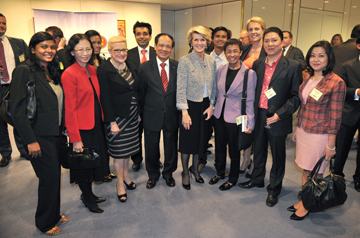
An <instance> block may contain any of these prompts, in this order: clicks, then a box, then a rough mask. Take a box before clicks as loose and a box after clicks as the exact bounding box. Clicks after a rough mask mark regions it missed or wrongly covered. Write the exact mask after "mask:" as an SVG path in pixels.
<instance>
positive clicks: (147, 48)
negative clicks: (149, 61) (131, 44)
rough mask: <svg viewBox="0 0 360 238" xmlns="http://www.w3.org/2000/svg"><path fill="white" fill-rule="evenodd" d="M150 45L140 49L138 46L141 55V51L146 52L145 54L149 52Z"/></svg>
mask: <svg viewBox="0 0 360 238" xmlns="http://www.w3.org/2000/svg"><path fill="white" fill-rule="evenodd" d="M149 48H150V45H148V46H147V47H146V48H142V47H140V46H138V51H139V52H140V53H141V51H142V50H147V53H148V52H149Z"/></svg>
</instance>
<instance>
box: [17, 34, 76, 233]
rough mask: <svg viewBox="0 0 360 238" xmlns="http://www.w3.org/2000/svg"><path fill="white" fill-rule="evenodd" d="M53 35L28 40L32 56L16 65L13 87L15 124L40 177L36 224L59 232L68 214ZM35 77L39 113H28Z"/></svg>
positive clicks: (56, 62) (39, 227) (61, 94)
mask: <svg viewBox="0 0 360 238" xmlns="http://www.w3.org/2000/svg"><path fill="white" fill-rule="evenodd" d="M55 54H56V46H55V40H54V38H53V37H52V36H51V35H50V34H48V33H46V32H37V33H36V34H34V35H33V36H32V37H31V40H30V43H29V60H27V61H26V63H25V65H21V66H18V67H16V68H15V70H14V72H13V79H12V83H11V89H10V101H11V114H12V120H13V122H14V127H15V128H16V129H17V131H18V132H19V134H20V136H21V138H22V140H23V142H24V144H25V145H27V149H28V152H29V157H30V162H31V165H32V166H33V168H34V171H35V174H36V176H37V177H38V178H39V188H38V205H37V209H36V214H35V224H36V227H37V228H38V229H39V230H40V231H42V232H44V233H46V234H47V235H57V234H59V233H60V232H61V229H60V228H59V227H58V226H56V224H58V223H66V222H68V221H69V218H68V217H67V216H65V215H64V214H62V215H60V175H61V172H60V145H61V129H62V127H61V124H62V112H63V109H62V108H63V91H62V88H61V85H60V73H59V63H58V61H57V58H56V57H55ZM30 78H33V80H34V83H35V89H36V117H35V120H34V121H33V122H32V123H30V121H29V120H28V119H27V118H28V117H27V115H26V106H27V102H26V101H27V84H28V82H29V80H30Z"/></svg>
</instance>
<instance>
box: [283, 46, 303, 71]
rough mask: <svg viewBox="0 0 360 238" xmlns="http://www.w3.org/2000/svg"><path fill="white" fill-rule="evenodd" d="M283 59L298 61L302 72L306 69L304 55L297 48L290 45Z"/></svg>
mask: <svg viewBox="0 0 360 238" xmlns="http://www.w3.org/2000/svg"><path fill="white" fill-rule="evenodd" d="M285 57H287V58H289V59H293V60H296V61H298V62H299V63H300V64H301V67H302V70H304V69H306V62H305V59H304V54H303V52H302V51H301V50H300V49H299V48H297V47H295V46H292V45H290V47H289V49H288V51H287V52H286V55H285Z"/></svg>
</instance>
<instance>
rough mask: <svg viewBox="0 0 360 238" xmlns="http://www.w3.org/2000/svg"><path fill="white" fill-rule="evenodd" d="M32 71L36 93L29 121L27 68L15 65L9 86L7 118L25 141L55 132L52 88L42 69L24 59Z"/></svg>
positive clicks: (56, 122) (56, 116) (55, 106)
mask: <svg viewBox="0 0 360 238" xmlns="http://www.w3.org/2000/svg"><path fill="white" fill-rule="evenodd" d="M26 64H27V65H28V66H30V68H31V69H32V71H33V75H34V81H35V93H36V118H35V121H34V122H33V123H32V124H30V122H29V120H28V119H27V117H26V115H25V112H26V97H27V87H26V84H27V82H28V81H29V78H30V69H29V68H28V66H26V65H20V66H18V67H16V68H15V69H14V71H13V74H12V82H11V88H10V102H11V104H10V108H11V118H12V120H13V122H14V127H15V128H16V130H17V131H18V132H19V134H20V136H21V139H22V140H23V142H24V144H25V145H28V144H31V143H34V142H36V141H37V139H36V136H58V135H59V109H58V100H57V97H56V94H55V92H54V90H53V89H52V88H51V86H50V85H49V82H48V80H47V79H46V76H45V72H43V71H40V70H38V68H37V67H36V66H34V65H33V64H32V63H31V62H29V61H26Z"/></svg>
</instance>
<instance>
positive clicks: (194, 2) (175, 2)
mask: <svg viewBox="0 0 360 238" xmlns="http://www.w3.org/2000/svg"><path fill="white" fill-rule="evenodd" d="M112 1H113V0H112ZM117 1H119V2H123V1H121V0H117ZM125 2H141V3H156V4H160V5H161V10H169V11H175V10H181V9H187V8H192V7H201V6H208V5H214V4H220V3H225V2H234V0H233V1H231V0H126V1H125Z"/></svg>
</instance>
